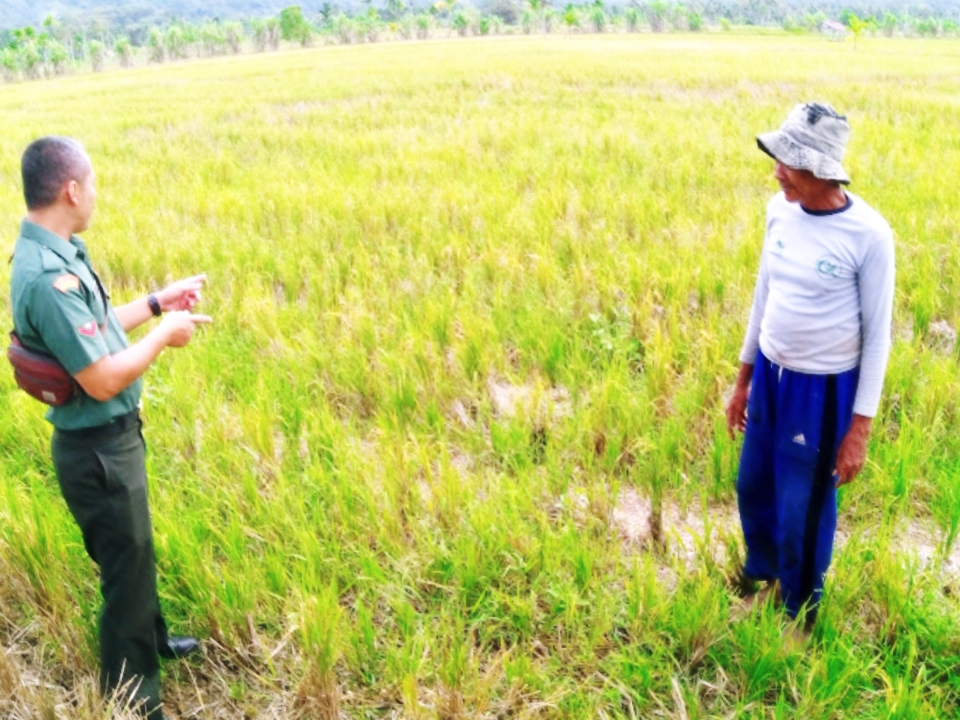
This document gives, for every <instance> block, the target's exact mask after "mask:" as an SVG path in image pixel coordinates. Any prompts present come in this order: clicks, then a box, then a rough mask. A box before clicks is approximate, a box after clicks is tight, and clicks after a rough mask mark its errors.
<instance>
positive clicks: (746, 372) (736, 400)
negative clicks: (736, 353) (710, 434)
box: [727, 363, 753, 440]
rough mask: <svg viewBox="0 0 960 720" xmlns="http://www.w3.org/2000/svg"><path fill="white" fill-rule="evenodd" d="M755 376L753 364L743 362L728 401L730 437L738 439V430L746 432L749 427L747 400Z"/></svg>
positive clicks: (728, 430) (728, 429)
mask: <svg viewBox="0 0 960 720" xmlns="http://www.w3.org/2000/svg"><path fill="white" fill-rule="evenodd" d="M752 377H753V365H748V364H747V363H741V365H740V372H739V373H738V374H737V383H736V385H735V386H734V388H733V395H731V396H730V400H728V401H727V432H729V433H730V439H731V440H734V439H736V437H737V435H736V431H737V430H739V431H740V432H745V431H746V429H747V401H748V400H749V399H750V379H751V378H752Z"/></svg>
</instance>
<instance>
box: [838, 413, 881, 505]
mask: <svg viewBox="0 0 960 720" xmlns="http://www.w3.org/2000/svg"><path fill="white" fill-rule="evenodd" d="M872 420H873V418H868V417H864V416H863V415H854V416H853V422H852V423H851V424H850V430H849V431H847V435H846V437H845V438H843V442H841V443H840V449H839V450H837V467H836V468H835V469H834V471H833V474H834V475H835V476H836V478H837V487H840V486H841V485H846V484H847V483H848V482H850V481H851V480H853V479H854V478H855V477H856V476H857V475H859V474H860V471H861V470H863V464H864V463H865V462H866V461H867V439H868V438H869V437H870V423H871V421H872Z"/></svg>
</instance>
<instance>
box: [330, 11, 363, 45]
mask: <svg viewBox="0 0 960 720" xmlns="http://www.w3.org/2000/svg"><path fill="white" fill-rule="evenodd" d="M330 28H331V30H332V31H333V34H334V37H336V39H337V42H339V43H340V44H341V45H349V44H350V43H352V42H353V40H354V38H355V37H356V36H357V35H358V34H359V31H358V28H357V26H356V23H355V22H354V21H353V20H351V19H350V18H349V17H347V16H346V15H344V14H343V13H339V14H338V15H336V16H335V17H334V18H333V20H332V21H331V22H330Z"/></svg>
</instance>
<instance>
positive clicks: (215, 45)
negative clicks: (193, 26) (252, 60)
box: [199, 22, 227, 57]
mask: <svg viewBox="0 0 960 720" xmlns="http://www.w3.org/2000/svg"><path fill="white" fill-rule="evenodd" d="M199 34H200V43H201V45H202V47H203V53H204V55H207V56H208V57H210V56H213V55H223V54H224V53H225V52H226V48H227V38H226V36H225V34H224V32H223V27H222V26H221V25H220V23H218V22H209V23H204V25H203V26H202V27H201V28H200V33H199Z"/></svg>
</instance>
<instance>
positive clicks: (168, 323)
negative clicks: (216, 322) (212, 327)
mask: <svg viewBox="0 0 960 720" xmlns="http://www.w3.org/2000/svg"><path fill="white" fill-rule="evenodd" d="M211 322H213V318H211V317H210V316H209V315H191V314H190V312H189V311H187V310H174V311H173V312H170V313H167V315H166V316H164V318H163V320H162V321H161V322H160V324H159V325H158V326H157V328H158V329H159V330H161V331H162V332H163V333H164V337H165V339H166V344H167V347H175V348H180V347H184V346H186V345H187V343H189V342H190V338H192V337H193V331H194V330H195V329H196V327H197V325H207V324H209V323H211Z"/></svg>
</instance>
